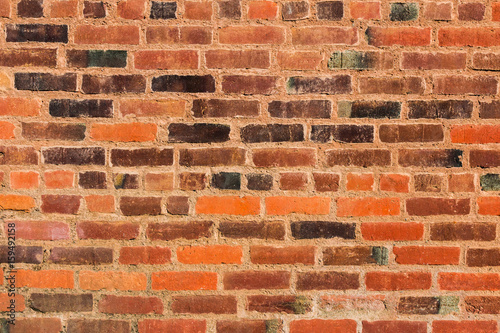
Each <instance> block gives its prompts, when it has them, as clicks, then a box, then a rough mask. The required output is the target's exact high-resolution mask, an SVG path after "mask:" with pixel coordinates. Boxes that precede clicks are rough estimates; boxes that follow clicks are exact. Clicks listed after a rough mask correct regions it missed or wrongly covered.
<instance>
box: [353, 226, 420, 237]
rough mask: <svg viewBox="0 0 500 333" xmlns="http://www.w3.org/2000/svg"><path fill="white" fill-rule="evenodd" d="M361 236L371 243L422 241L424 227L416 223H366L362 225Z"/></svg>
mask: <svg viewBox="0 0 500 333" xmlns="http://www.w3.org/2000/svg"><path fill="white" fill-rule="evenodd" d="M361 234H362V235H363V238H364V239H366V240H370V241H388V240H392V241H407V240H408V241H411V240H421V239H422V238H423V236H424V225H423V224H422V223H415V222H405V223H401V222H366V223H361Z"/></svg>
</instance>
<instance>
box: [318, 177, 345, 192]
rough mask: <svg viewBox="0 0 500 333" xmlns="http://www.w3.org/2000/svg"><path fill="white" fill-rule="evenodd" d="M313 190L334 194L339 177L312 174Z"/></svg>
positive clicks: (337, 187)
mask: <svg viewBox="0 0 500 333" xmlns="http://www.w3.org/2000/svg"><path fill="white" fill-rule="evenodd" d="M313 178H314V189H315V190H316V191H318V192H336V191H338V189H339V182H340V176H339V175H337V174H335V173H313Z"/></svg>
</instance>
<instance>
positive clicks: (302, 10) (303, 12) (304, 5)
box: [281, 1, 309, 21]
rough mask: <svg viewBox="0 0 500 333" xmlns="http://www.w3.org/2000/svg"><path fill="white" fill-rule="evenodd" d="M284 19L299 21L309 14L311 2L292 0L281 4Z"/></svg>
mask: <svg viewBox="0 0 500 333" xmlns="http://www.w3.org/2000/svg"><path fill="white" fill-rule="evenodd" d="M281 15H282V18H283V21H297V20H303V19H306V18H307V17H308V16H309V3H308V2H307V1H291V2H285V3H283V4H282V5H281Z"/></svg>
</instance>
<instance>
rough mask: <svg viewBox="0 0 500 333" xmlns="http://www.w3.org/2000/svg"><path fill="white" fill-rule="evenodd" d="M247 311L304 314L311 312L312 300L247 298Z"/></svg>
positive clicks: (283, 297) (268, 297)
mask: <svg viewBox="0 0 500 333" xmlns="http://www.w3.org/2000/svg"><path fill="white" fill-rule="evenodd" d="M246 309H247V310H248V311H257V312H269V313H289V314H305V313H308V312H310V311H311V310H312V300H311V299H310V298H308V297H305V296H294V295H284V296H281V295H280V296H267V295H255V296H247V305H246Z"/></svg>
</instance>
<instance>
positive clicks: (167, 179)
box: [144, 173, 174, 191]
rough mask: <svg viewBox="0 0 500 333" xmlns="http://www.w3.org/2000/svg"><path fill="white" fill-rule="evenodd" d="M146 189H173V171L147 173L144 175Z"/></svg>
mask: <svg viewBox="0 0 500 333" xmlns="http://www.w3.org/2000/svg"><path fill="white" fill-rule="evenodd" d="M144 188H145V189H146V190H147V191H171V190H173V189H174V174H173V173H147V174H146V175H145V177H144Z"/></svg>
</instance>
